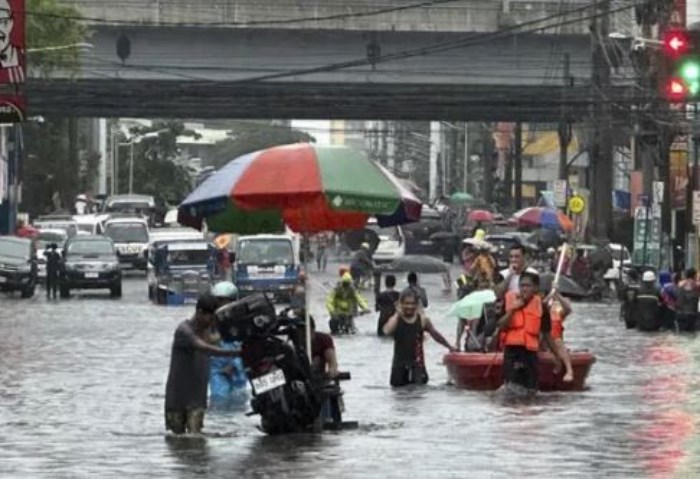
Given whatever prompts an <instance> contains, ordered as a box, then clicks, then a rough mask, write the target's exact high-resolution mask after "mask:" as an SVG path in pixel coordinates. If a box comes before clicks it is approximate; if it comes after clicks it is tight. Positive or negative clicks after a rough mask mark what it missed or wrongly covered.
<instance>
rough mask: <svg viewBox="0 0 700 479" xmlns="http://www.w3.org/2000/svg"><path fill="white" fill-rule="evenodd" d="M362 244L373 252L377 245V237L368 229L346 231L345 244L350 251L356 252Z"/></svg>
mask: <svg viewBox="0 0 700 479" xmlns="http://www.w3.org/2000/svg"><path fill="white" fill-rule="evenodd" d="M362 243H367V244H369V249H370V250H371V251H375V250H376V249H377V246H378V245H379V235H377V233H376V232H375V231H373V230H371V229H369V228H365V229H361V230H354V231H348V232H347V233H345V244H346V245H347V247H348V248H350V250H351V251H357V250H358V249H360V246H362Z"/></svg>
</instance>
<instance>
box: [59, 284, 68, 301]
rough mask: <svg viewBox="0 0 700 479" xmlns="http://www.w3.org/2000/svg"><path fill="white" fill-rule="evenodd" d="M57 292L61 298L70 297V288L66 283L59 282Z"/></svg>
mask: <svg viewBox="0 0 700 479" xmlns="http://www.w3.org/2000/svg"><path fill="white" fill-rule="evenodd" d="M59 294H60V295H61V298H63V299H66V298H70V288H69V287H68V285H67V284H65V283H61V286H60V291H59Z"/></svg>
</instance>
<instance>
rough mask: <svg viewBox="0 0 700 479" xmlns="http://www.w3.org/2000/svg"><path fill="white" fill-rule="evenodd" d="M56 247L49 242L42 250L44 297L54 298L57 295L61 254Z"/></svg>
mask: <svg viewBox="0 0 700 479" xmlns="http://www.w3.org/2000/svg"><path fill="white" fill-rule="evenodd" d="M56 249H58V245H57V244H56V243H51V244H50V245H49V247H48V248H47V249H46V251H44V257H45V258H46V299H51V298H53V299H56V298H57V297H58V279H59V273H60V269H61V255H60V254H59V253H58V251H56Z"/></svg>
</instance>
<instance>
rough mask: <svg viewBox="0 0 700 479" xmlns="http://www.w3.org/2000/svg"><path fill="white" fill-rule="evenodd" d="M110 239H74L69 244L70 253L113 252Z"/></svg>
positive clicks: (106, 253)
mask: <svg viewBox="0 0 700 479" xmlns="http://www.w3.org/2000/svg"><path fill="white" fill-rule="evenodd" d="M113 253H114V250H113V248H112V243H110V242H109V241H74V242H73V243H70V244H69V245H68V255H92V254H99V255H108V254H113Z"/></svg>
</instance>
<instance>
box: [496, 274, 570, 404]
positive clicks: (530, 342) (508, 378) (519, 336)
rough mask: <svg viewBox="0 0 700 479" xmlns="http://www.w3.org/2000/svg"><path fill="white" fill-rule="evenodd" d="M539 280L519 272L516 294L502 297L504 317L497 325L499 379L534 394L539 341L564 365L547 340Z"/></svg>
mask: <svg viewBox="0 0 700 479" xmlns="http://www.w3.org/2000/svg"><path fill="white" fill-rule="evenodd" d="M538 288H539V276H538V275H537V274H533V273H529V272H523V273H522V274H521V275H520V292H519V293H517V292H515V291H509V292H508V293H507V294H506V305H505V309H506V314H505V315H504V316H503V317H502V318H501V319H500V320H499V321H498V328H499V330H500V331H501V337H502V344H503V345H504V351H503V377H504V381H505V384H506V385H509V384H516V385H519V386H520V387H523V388H525V389H527V390H531V391H536V390H537V374H538V359H537V352H538V351H539V349H540V337H541V338H542V340H543V341H544V343H545V344H546V345H547V346H548V347H549V349H550V350H551V351H552V353H554V355H555V356H556V357H558V358H559V360H560V361H562V362H565V358H563V357H562V356H561V352H560V350H559V348H557V347H556V345H555V342H554V340H553V339H552V336H551V320H550V318H549V314H543V312H544V310H543V307H542V298H541V297H540V296H539V295H538V294H537V291H538Z"/></svg>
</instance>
